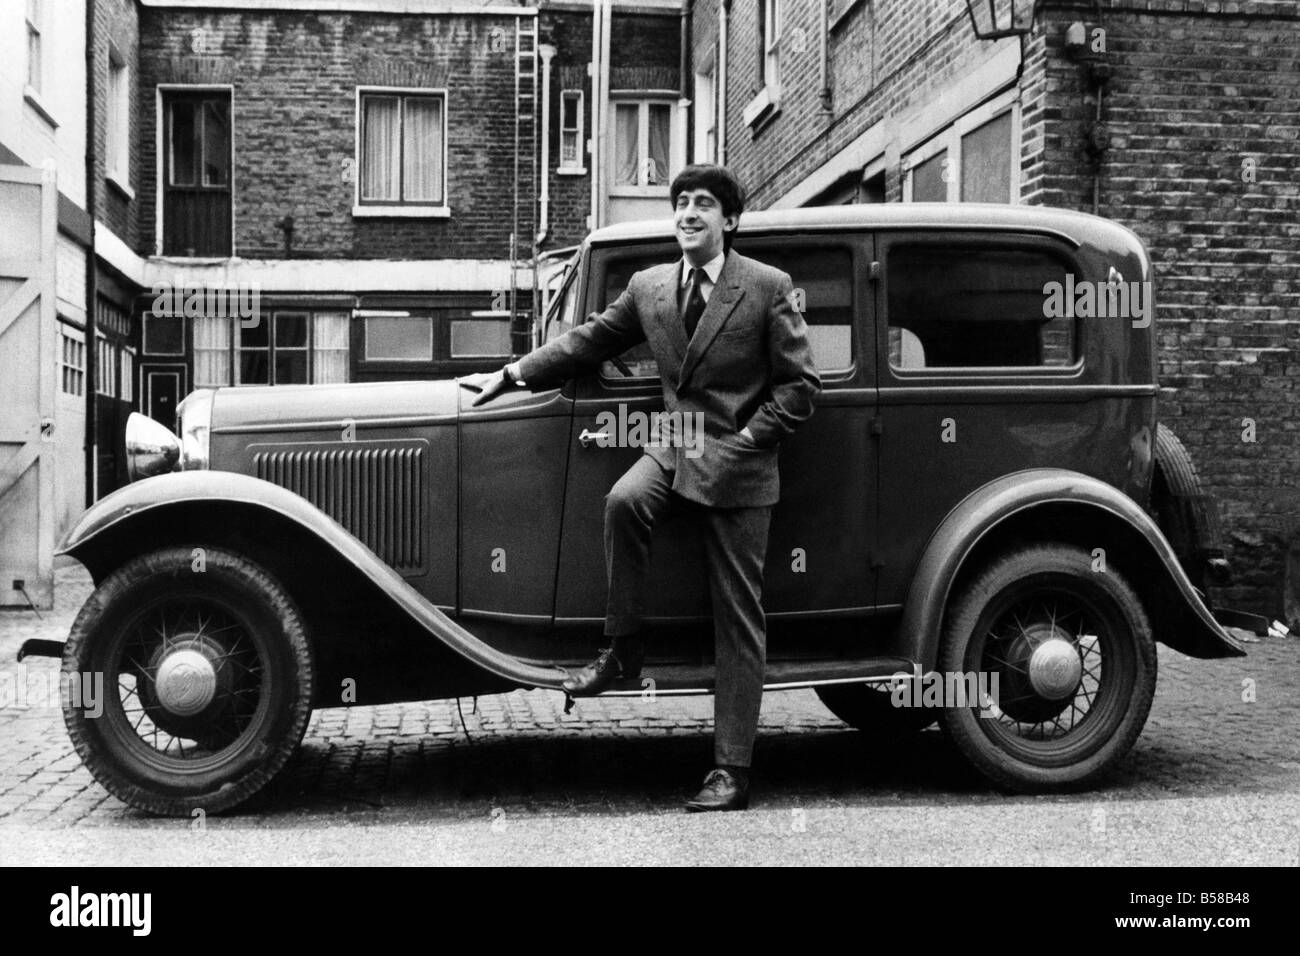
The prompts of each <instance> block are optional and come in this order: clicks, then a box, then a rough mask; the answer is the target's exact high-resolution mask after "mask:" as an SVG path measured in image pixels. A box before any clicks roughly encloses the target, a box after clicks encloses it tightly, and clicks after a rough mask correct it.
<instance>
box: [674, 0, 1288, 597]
mask: <svg viewBox="0 0 1300 956" xmlns="http://www.w3.org/2000/svg"><path fill="white" fill-rule="evenodd" d="M997 6H998V7H999V8H1000V9H1002V10H1007V9H1008V8H1009V7H1010V6H1011V4H1010V3H999V4H997ZM1015 6H1016V7H1017V8H1019V9H1020V10H1022V11H1026V10H1034V12H1035V17H1034V20H1033V25H1032V29H1031V30H1030V32H1029V33H1028V35H1027V36H1026V37H1025V38H1024V41H1023V44H1022V43H1021V42H1020V41H1019V40H1018V39H1017V38H1016V37H1008V38H1004V39H996V40H981V39H978V38H977V37H976V35H975V31H974V30H973V28H972V22H971V18H970V15H969V14H968V11H967V6H966V4H965V3H964V2H963V0H825V2H822V0H754V2H736V0H731V2H729V3H728V2H726V0H699V2H697V3H695V4H694V7H693V21H692V30H691V57H692V67H691V68H692V73H693V93H694V110H695V122H694V154H695V156H696V157H699V158H720V159H722V160H723V161H725V162H726V163H728V164H729V165H730V166H731V167H732V168H734V169H735V170H736V171H737V172H738V173H739V174H740V176H741V177H742V179H743V180H744V181H745V182H746V183H747V184H748V185H749V187H750V188H751V195H752V205H753V206H754V207H755V208H760V207H788V206H799V205H813V204H824V203H840V202H881V201H889V202H897V201H919V200H928V201H951V202H957V201H986V202H988V201H992V202H1024V203H1041V204H1046V205H1053V206H1060V207H1066V208H1074V209H1081V210H1085V211H1090V212H1091V211H1096V212H1098V213H1099V214H1101V215H1103V216H1106V217H1109V218H1112V219H1115V220H1118V221H1119V222H1122V223H1124V224H1126V225H1127V226H1129V227H1130V228H1132V229H1133V230H1134V231H1135V232H1137V233H1138V235H1139V236H1141V237H1142V239H1143V240H1144V242H1145V243H1146V244H1147V246H1148V248H1149V250H1150V252H1151V255H1152V259H1153V261H1154V266H1155V271H1156V278H1157V286H1156V290H1157V313H1156V321H1157V323H1158V326H1159V333H1158V335H1159V342H1160V346H1161V355H1160V369H1159V373H1160V381H1161V385H1162V391H1161V402H1160V415H1161V418H1162V420H1163V421H1165V422H1167V423H1168V424H1170V425H1171V427H1172V428H1173V429H1174V430H1175V432H1176V433H1177V434H1178V435H1179V436H1180V437H1181V438H1182V439H1183V440H1184V442H1185V443H1186V444H1187V446H1188V447H1189V449H1190V451H1191V452H1192V455H1193V457H1194V459H1195V461H1196V463H1197V465H1198V467H1199V470H1200V473H1201V477H1202V480H1203V481H1204V482H1205V483H1206V485H1207V486H1208V490H1209V491H1210V492H1211V493H1213V494H1214V495H1216V496H1217V497H1218V498H1219V499H1220V501H1221V502H1222V510H1223V517H1224V519H1225V526H1226V529H1227V543H1228V545H1229V546H1230V549H1231V552H1232V556H1233V558H1234V564H1235V566H1236V568H1237V576H1236V581H1235V583H1234V585H1233V586H1231V587H1230V588H1228V589H1226V591H1225V592H1224V593H1223V594H1221V595H1219V597H1220V598H1221V599H1222V600H1224V601H1225V602H1226V603H1229V604H1231V603H1234V602H1235V603H1238V604H1239V605H1240V606H1248V607H1255V608H1257V609H1259V610H1260V611H1263V612H1267V613H1274V614H1276V613H1281V612H1282V610H1283V605H1284V603H1285V604H1286V606H1287V608H1288V610H1289V613H1290V614H1291V615H1292V616H1293V617H1295V616H1300V407H1298V404H1297V403H1298V402H1300V395H1297V393H1296V391H1295V389H1296V387H1297V385H1296V383H1297V380H1298V379H1300V356H1298V354H1297V346H1300V255H1297V252H1298V250H1300V225H1298V224H1297V218H1298V217H1297V213H1300V184H1298V183H1297V180H1296V176H1295V173H1296V170H1297V169H1298V168H1300V137H1298V136H1297V131H1298V130H1300V4H1298V3H1295V2H1222V3H1218V2H1213V0H1141V2H1135V0H1101V2H1095V3H1094V2H1068V0H1040V2H1038V3H1037V4H1034V3H1030V2H1026V0H1017V3H1016V4H1015ZM1075 23H1077V24H1078V26H1076V27H1075V30H1074V32H1073V34H1071V33H1070V27H1071V25H1072V24H1075ZM1067 37H1068V38H1069V40H1070V41H1074V42H1067ZM1288 553H1290V555H1291V557H1290V559H1289V567H1288V557H1287V555H1288ZM1284 591H1285V592H1287V593H1286V594H1285V596H1284Z"/></svg>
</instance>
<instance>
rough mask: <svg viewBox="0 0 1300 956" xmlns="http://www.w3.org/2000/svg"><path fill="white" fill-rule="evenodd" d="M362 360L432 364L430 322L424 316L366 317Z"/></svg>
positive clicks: (431, 322) (428, 318)
mask: <svg viewBox="0 0 1300 956" xmlns="http://www.w3.org/2000/svg"><path fill="white" fill-rule="evenodd" d="M366 358H367V359H368V360H370V361H376V360H381V361H382V360H385V359H387V360H391V361H406V362H410V361H420V362H429V361H432V360H433V319H432V318H430V317H429V316H427V315H414V316H389V315H382V316H381V315H369V316H366Z"/></svg>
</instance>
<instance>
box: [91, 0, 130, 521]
mask: <svg viewBox="0 0 1300 956" xmlns="http://www.w3.org/2000/svg"><path fill="white" fill-rule="evenodd" d="M96 192H97V190H96V189H95V3H94V0H86V211H87V212H88V213H90V244H89V245H88V246H87V247H86V434H85V439H86V457H85V468H86V495H85V498H86V507H87V508H89V507H90V506H91V505H93V504H94V503H95V492H96V490H97V485H98V484H99V462H98V461H97V460H96V459H97V458H98V447H97V445H96V441H95V439H96V429H95V389H96V387H97V384H98V381H97V376H98V371H99V370H98V369H97V368H96V367H95V366H96V364H97V362H98V358H99V342H98V340H97V337H98V334H99V326H98V325H97V323H96V321H95V299H96V290H95V287H96V286H97V285H98V276H97V274H96V269H95V194H96ZM118 364H119V366H120V365H121V363H120V362H119V363H118Z"/></svg>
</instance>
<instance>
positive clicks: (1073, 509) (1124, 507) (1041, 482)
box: [898, 468, 1245, 668]
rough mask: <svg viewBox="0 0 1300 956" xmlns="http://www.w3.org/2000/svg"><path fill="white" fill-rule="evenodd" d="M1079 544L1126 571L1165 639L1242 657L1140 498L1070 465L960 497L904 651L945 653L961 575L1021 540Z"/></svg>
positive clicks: (910, 611) (938, 535)
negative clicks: (942, 644) (947, 620)
mask: <svg viewBox="0 0 1300 956" xmlns="http://www.w3.org/2000/svg"><path fill="white" fill-rule="evenodd" d="M1050 540H1059V541H1065V542H1068V543H1072V544H1077V545H1079V546H1081V547H1084V548H1086V549H1087V550H1088V551H1089V552H1090V553H1093V554H1094V555H1097V554H1098V552H1097V550H1096V549H1098V548H1100V549H1101V551H1102V554H1101V557H1102V559H1103V560H1106V561H1108V562H1110V563H1112V564H1113V565H1114V566H1115V567H1116V568H1118V569H1120V570H1122V571H1123V573H1124V574H1125V576H1126V577H1127V578H1128V580H1129V583H1130V584H1131V585H1133V587H1134V589H1135V590H1136V591H1137V592H1138V594H1139V596H1140V597H1141V598H1142V600H1143V603H1144V605H1145V606H1146V608H1147V613H1148V614H1149V615H1150V616H1151V618H1152V621H1153V622H1155V624H1156V628H1155V630H1156V634H1155V636H1156V638H1157V640H1159V641H1161V642H1162V643H1164V644H1167V645H1169V646H1170V647H1172V648H1174V649H1175V650H1177V651H1180V652H1182V653H1184V654H1187V655H1189V656H1191V657H1201V658H1215V657H1239V656H1243V655H1244V654H1245V650H1243V648H1242V646H1241V645H1240V644H1239V643H1238V642H1237V641H1236V640H1234V639H1233V638H1232V637H1231V635H1229V634H1227V633H1226V632H1225V631H1224V630H1223V628H1222V627H1220V625H1219V624H1218V622H1217V621H1215V619H1214V615H1213V614H1212V612H1211V611H1210V609H1209V608H1208V607H1207V606H1206V604H1205V602H1204V601H1203V600H1202V599H1201V596H1200V594H1199V593H1198V592H1197V590H1196V589H1195V587H1194V586H1193V585H1192V583H1191V581H1189V580H1188V578H1187V575H1186V573H1185V572H1184V571H1183V569H1182V567H1181V566H1180V565H1179V563H1178V557H1177V555H1175V554H1174V551H1173V548H1172V547H1171V546H1170V544H1169V542H1168V541H1167V540H1166V539H1165V537H1164V535H1163V534H1161V532H1160V529H1159V527H1157V525H1156V524H1155V522H1154V521H1152V520H1151V518H1150V516H1149V515H1147V513H1146V512H1145V511H1143V510H1142V509H1141V508H1140V507H1139V506H1138V505H1137V503H1136V502H1135V501H1133V499H1131V498H1129V497H1128V496H1127V495H1125V494H1123V493H1122V492H1120V491H1119V490H1117V489H1116V488H1114V487H1112V486H1111V485H1108V484H1106V483H1105V482H1102V481H1099V480H1097V479H1095V478H1091V477H1089V476H1087V475H1082V474H1079V473H1077V472H1072V471H1067V470H1064V469H1047V468H1044V469H1033V470H1027V471H1021V472H1016V473H1014V474H1010V475H1005V476H1003V477H1002V478H999V479H997V480H996V481H992V482H989V483H988V484H987V485H984V486H983V487H981V488H979V489H978V490H977V491H975V492H973V493H972V494H970V495H969V496H967V497H966V498H965V499H964V500H962V501H961V503H960V504H958V505H957V506H956V507H955V508H954V509H953V510H952V511H951V512H950V513H949V514H948V516H947V517H946V518H944V520H943V521H942V522H941V523H940V525H939V527H938V529H937V530H936V531H935V532H934V534H933V535H932V536H931V538H930V540H929V542H928V543H927V544H926V547H925V550H924V552H923V553H922V556H921V559H920V561H919V562H918V564H917V567H916V571H915V573H914V575H913V577H912V583H911V585H910V587H909V589H908V595H907V603H906V604H905V605H904V608H903V614H902V616H901V619H900V622H899V632H898V642H899V653H901V654H904V655H908V656H912V657H913V659H915V660H918V661H920V662H922V664H923V665H924V666H925V667H927V668H932V667H934V666H935V663H936V661H937V660H938V649H939V641H940V638H941V635H942V629H943V622H944V615H945V613H946V611H947V608H948V604H949V601H950V600H951V599H952V598H953V597H954V596H955V594H956V591H957V589H958V587H959V585H960V583H961V581H962V580H963V579H964V578H965V577H968V576H969V575H971V574H973V573H975V572H976V571H978V570H979V569H980V568H981V567H983V566H985V565H987V563H988V561H989V560H991V559H992V558H993V557H994V556H995V555H996V554H997V553H999V552H1001V551H1003V550H1005V549H1007V548H1010V547H1015V546H1016V545H1018V544H1024V543H1031V542H1035V541H1040V542H1041V541H1050Z"/></svg>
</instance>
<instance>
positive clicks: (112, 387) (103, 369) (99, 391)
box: [95, 332, 121, 398]
mask: <svg viewBox="0 0 1300 956" xmlns="http://www.w3.org/2000/svg"><path fill="white" fill-rule="evenodd" d="M118 365H119V362H118V359H117V343H116V342H114V341H113V340H112V339H110V338H109V337H108V336H107V335H105V334H104V333H103V332H96V333H95V394H96V395H106V396H108V397H109V398H117V378H118V376H119V375H120V374H121V370H120V369H119V368H118ZM105 373H107V374H105ZM109 375H112V376H113V380H112V381H106V379H107V378H108V376H109Z"/></svg>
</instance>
